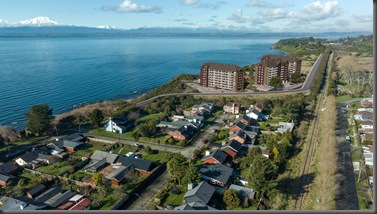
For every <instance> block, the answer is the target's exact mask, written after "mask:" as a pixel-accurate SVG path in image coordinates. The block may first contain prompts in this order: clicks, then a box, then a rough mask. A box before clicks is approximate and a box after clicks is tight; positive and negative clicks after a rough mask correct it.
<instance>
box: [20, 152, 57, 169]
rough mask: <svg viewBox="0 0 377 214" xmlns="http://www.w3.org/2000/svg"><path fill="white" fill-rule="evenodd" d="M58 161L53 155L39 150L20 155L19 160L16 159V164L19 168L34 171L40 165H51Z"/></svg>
mask: <svg viewBox="0 0 377 214" xmlns="http://www.w3.org/2000/svg"><path fill="white" fill-rule="evenodd" d="M58 160H59V158H58V157H55V156H53V155H48V154H46V152H45V151H41V150H34V151H31V152H29V153H26V154H23V155H21V156H20V157H19V158H17V159H16V163H17V164H18V165H19V166H25V167H28V168H32V169H35V168H36V167H38V166H39V165H40V164H41V163H47V164H52V163H55V162H57V161H58Z"/></svg>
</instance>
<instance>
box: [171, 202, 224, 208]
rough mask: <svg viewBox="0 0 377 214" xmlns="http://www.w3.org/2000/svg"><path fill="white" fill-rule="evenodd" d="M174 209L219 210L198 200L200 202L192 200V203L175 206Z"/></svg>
mask: <svg viewBox="0 0 377 214" xmlns="http://www.w3.org/2000/svg"><path fill="white" fill-rule="evenodd" d="M174 210H217V209H216V208H213V207H211V206H209V205H206V204H203V203H202V202H200V201H198V202H192V203H188V204H185V205H182V206H178V207H175V208H174Z"/></svg>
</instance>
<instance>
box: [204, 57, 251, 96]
mask: <svg viewBox="0 0 377 214" xmlns="http://www.w3.org/2000/svg"><path fill="white" fill-rule="evenodd" d="M200 85H201V86H204V87H210V88H218V89H225V90H230V91H240V90H243V87H244V77H243V71H242V68H241V67H239V66H237V65H230V64H219V63H212V62H207V63H204V64H203V65H202V67H201V68H200Z"/></svg>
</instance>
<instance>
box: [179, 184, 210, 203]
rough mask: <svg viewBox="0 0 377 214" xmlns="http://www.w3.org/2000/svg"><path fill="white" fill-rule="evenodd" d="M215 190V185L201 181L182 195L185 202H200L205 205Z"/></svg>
mask: <svg viewBox="0 0 377 214" xmlns="http://www.w3.org/2000/svg"><path fill="white" fill-rule="evenodd" d="M215 190H216V189H215V187H213V186H211V185H210V184H208V183H207V182H205V181H202V182H200V183H199V184H198V185H197V186H196V187H194V188H193V189H190V190H188V191H187V192H186V193H185V195H184V196H183V197H184V199H185V203H186V204H189V203H194V202H201V203H202V204H206V205H207V204H208V203H209V202H210V200H211V198H212V196H213V194H214V193H215Z"/></svg>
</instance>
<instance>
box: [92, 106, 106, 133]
mask: <svg viewBox="0 0 377 214" xmlns="http://www.w3.org/2000/svg"><path fill="white" fill-rule="evenodd" d="M89 119H90V123H91V124H92V126H94V127H96V128H97V130H98V129H99V126H100V125H101V122H102V121H103V119H104V116H103V113H102V111H101V110H99V109H94V110H93V112H92V113H91V114H90V115H89Z"/></svg>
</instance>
